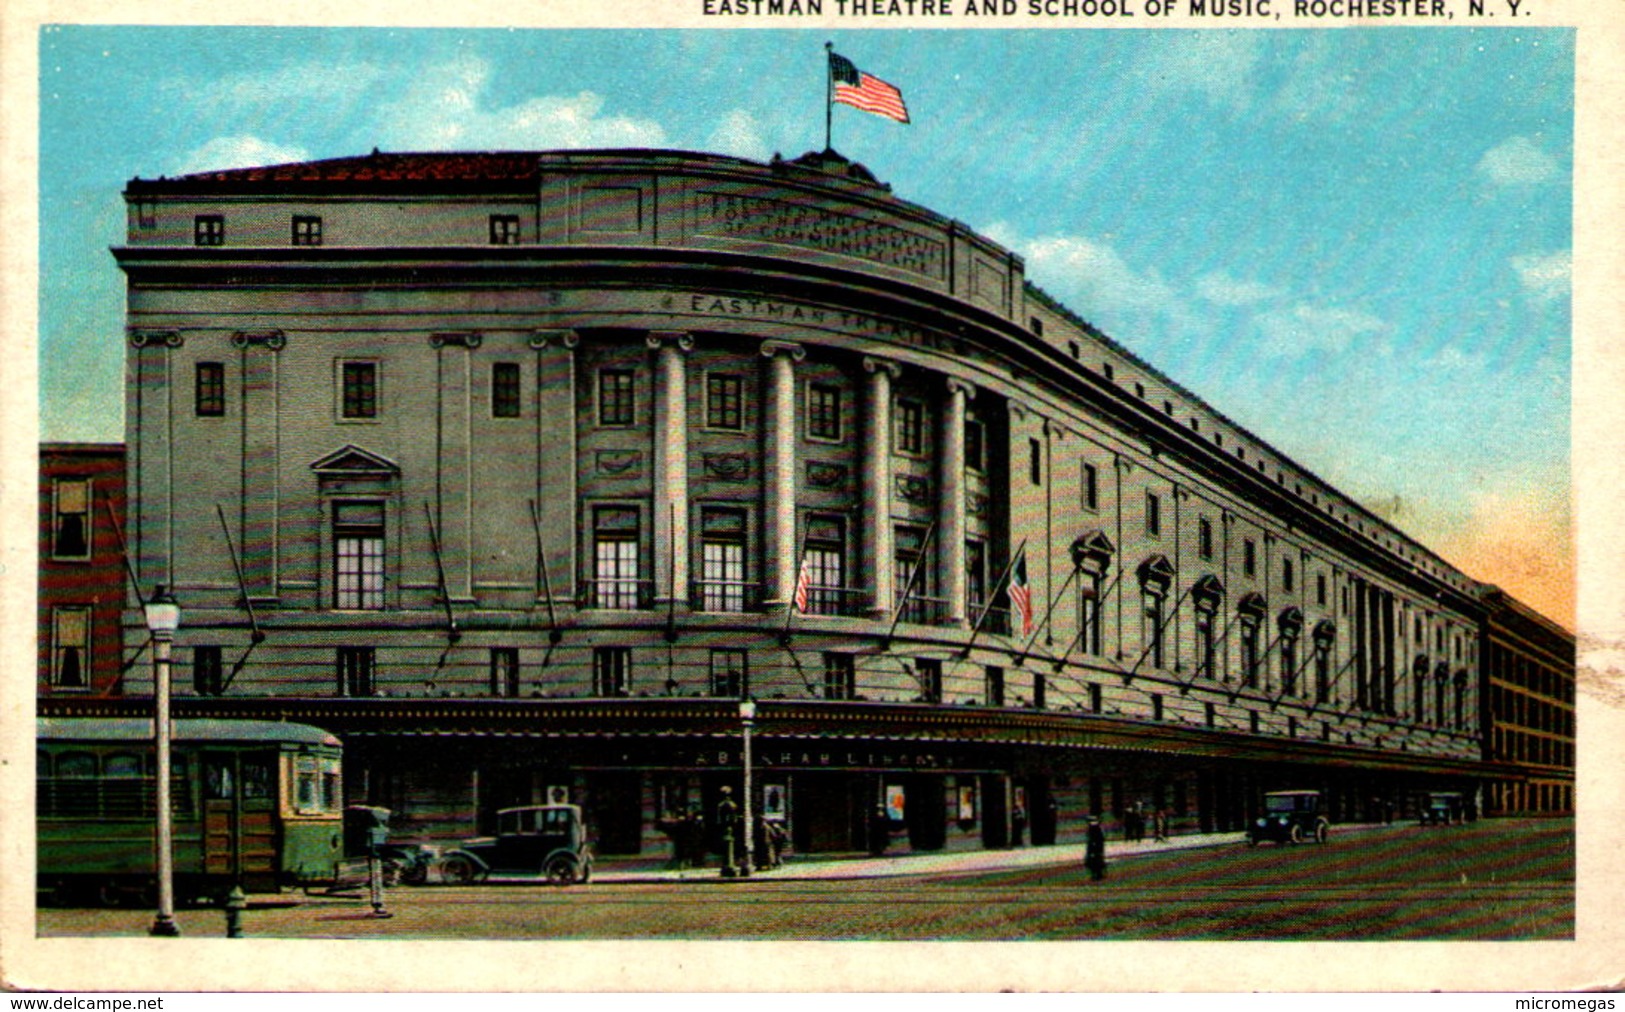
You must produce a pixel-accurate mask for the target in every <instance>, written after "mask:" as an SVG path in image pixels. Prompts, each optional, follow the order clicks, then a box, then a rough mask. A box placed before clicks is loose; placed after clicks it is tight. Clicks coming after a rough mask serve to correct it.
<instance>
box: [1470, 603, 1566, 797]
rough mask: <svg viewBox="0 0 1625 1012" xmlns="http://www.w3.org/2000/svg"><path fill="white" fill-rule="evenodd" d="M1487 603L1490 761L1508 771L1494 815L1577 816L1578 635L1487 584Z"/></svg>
mask: <svg viewBox="0 0 1625 1012" xmlns="http://www.w3.org/2000/svg"><path fill="white" fill-rule="evenodd" d="M1484 600H1485V603H1486V605H1487V606H1488V608H1487V611H1486V613H1485V625H1484V636H1485V644H1486V645H1485V649H1484V655H1483V657H1484V663H1483V672H1482V677H1483V679H1484V689H1483V691H1482V693H1481V698H1482V699H1483V704H1484V758H1485V759H1487V760H1490V761H1491V762H1493V763H1495V764H1496V765H1497V767H1500V768H1503V770H1502V774H1501V775H1500V776H1498V777H1496V778H1495V779H1494V780H1493V781H1491V782H1490V783H1489V784H1488V786H1487V792H1486V793H1487V798H1486V804H1487V805H1488V806H1489V807H1488V811H1489V812H1490V813H1492V814H1503V815H1524V814H1554V813H1555V814H1570V813H1572V812H1573V811H1574V768H1575V763H1574V728H1575V719H1574V718H1575V705H1574V671H1575V663H1574V634H1573V633H1571V632H1569V631H1568V630H1566V629H1564V628H1563V627H1562V626H1560V625H1558V624H1557V623H1556V622H1553V621H1552V620H1550V619H1548V618H1546V617H1545V616H1543V615H1541V614H1539V613H1538V612H1536V611H1535V610H1534V609H1532V608H1530V607H1529V606H1528V605H1525V604H1523V603H1522V602H1520V601H1518V600H1516V599H1515V598H1513V597H1511V596H1509V595H1508V594H1506V592H1504V591H1502V590H1500V589H1499V588H1496V587H1489V586H1486V587H1485V588H1484ZM1506 766H1511V767H1512V768H1511V769H1504V767H1506Z"/></svg>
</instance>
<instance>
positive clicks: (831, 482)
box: [807, 460, 846, 488]
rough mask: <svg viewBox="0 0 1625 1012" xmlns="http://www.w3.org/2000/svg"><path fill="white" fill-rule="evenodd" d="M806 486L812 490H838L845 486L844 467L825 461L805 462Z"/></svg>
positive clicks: (843, 465)
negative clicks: (809, 486)
mask: <svg viewBox="0 0 1625 1012" xmlns="http://www.w3.org/2000/svg"><path fill="white" fill-rule="evenodd" d="M807 484H808V485H811V486H812V487H813V488H838V487H840V486H841V485H844V484H846V465H845V464H832V463H830V462H829V461H827V460H809V461H807Z"/></svg>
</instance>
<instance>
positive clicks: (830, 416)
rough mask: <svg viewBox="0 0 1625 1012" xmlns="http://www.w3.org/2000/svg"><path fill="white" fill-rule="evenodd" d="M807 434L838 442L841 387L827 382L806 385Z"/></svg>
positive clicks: (839, 436)
mask: <svg viewBox="0 0 1625 1012" xmlns="http://www.w3.org/2000/svg"><path fill="white" fill-rule="evenodd" d="M807 435H809V436H811V437H812V438H813V439H827V440H830V441H835V442H838V441H839V440H840V438H841V389H840V387H835V386H830V385H829V384H828V383H812V384H809V385H808V387H807Z"/></svg>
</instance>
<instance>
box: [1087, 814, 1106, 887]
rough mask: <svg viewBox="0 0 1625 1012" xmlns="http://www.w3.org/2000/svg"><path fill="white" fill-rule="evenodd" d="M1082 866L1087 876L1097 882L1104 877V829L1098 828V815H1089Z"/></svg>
mask: <svg viewBox="0 0 1625 1012" xmlns="http://www.w3.org/2000/svg"><path fill="white" fill-rule="evenodd" d="M1083 866H1084V867H1085V868H1088V869H1089V877H1090V878H1092V879H1094V880H1095V881H1096V882H1099V881H1100V880H1101V879H1103V878H1105V877H1106V831H1105V830H1104V829H1101V828H1100V817H1099V816H1097V815H1091V816H1089V832H1088V835H1087V836H1086V837H1085V838H1084V848H1083Z"/></svg>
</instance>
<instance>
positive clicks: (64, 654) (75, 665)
mask: <svg viewBox="0 0 1625 1012" xmlns="http://www.w3.org/2000/svg"><path fill="white" fill-rule="evenodd" d="M51 636H52V644H51V684H52V685H54V686H56V687H57V688H59V689H88V688H90V609H89V608H88V607H82V606H75V607H71V608H53V609H51Z"/></svg>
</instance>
